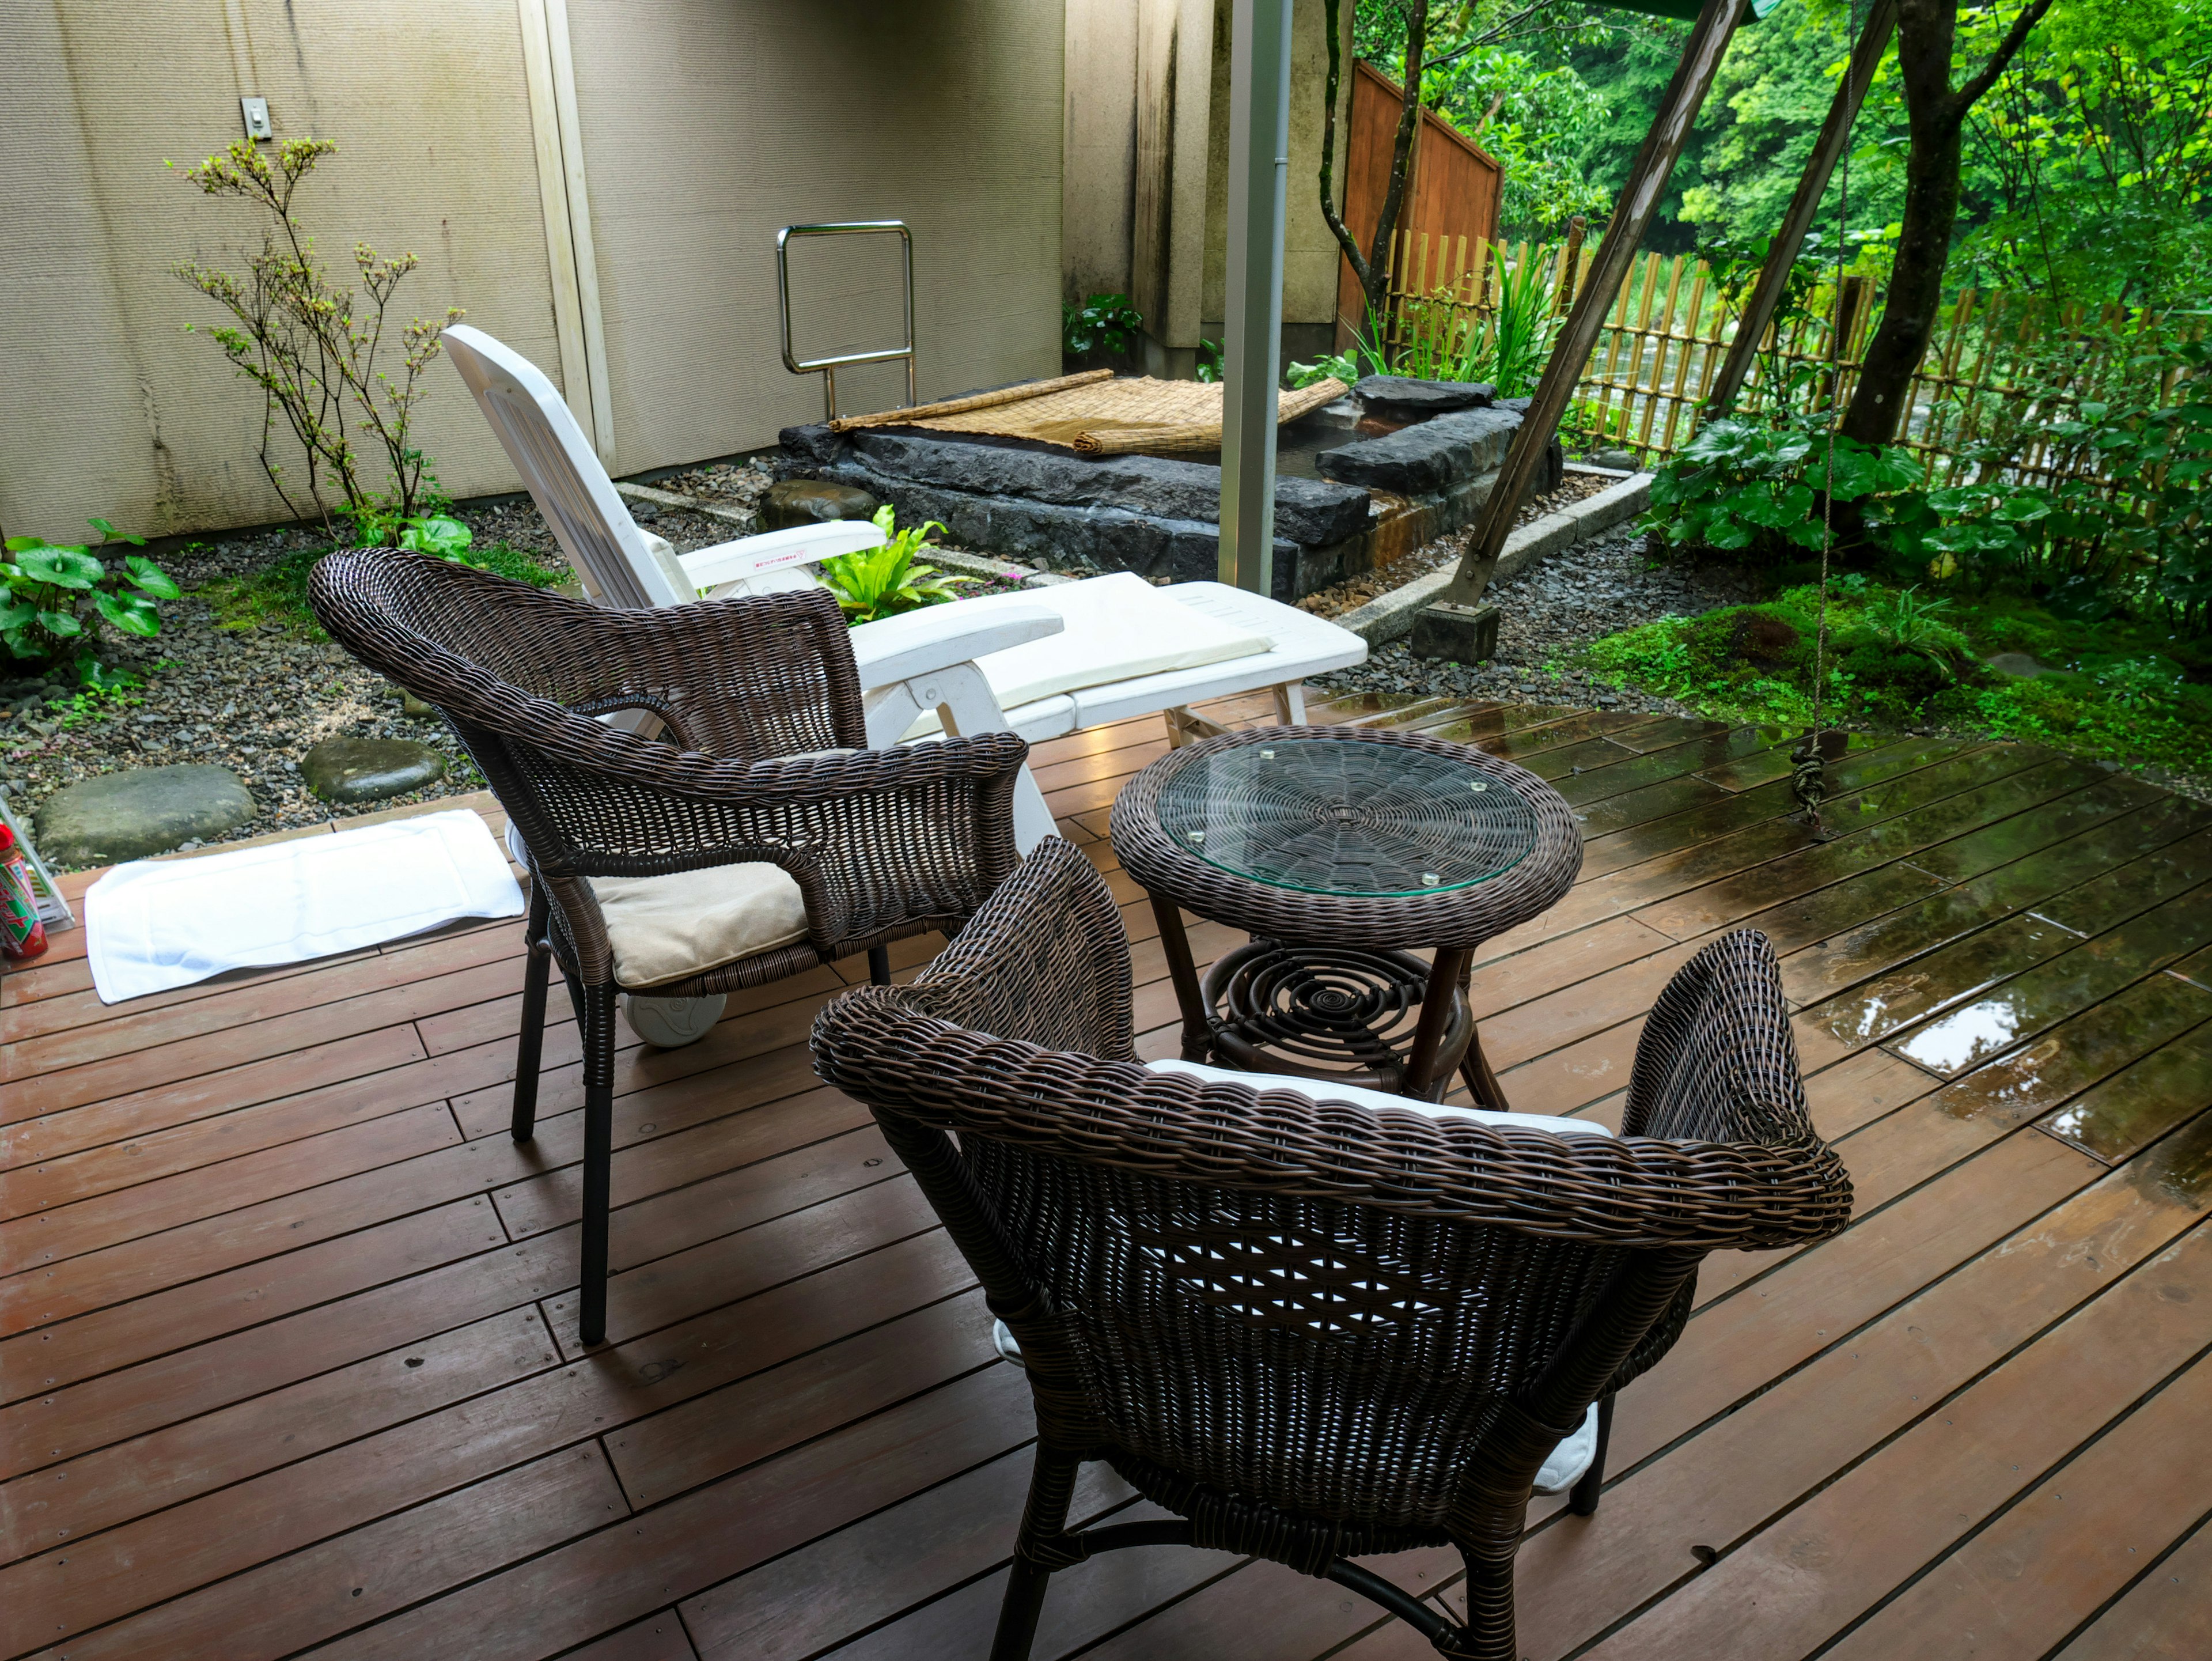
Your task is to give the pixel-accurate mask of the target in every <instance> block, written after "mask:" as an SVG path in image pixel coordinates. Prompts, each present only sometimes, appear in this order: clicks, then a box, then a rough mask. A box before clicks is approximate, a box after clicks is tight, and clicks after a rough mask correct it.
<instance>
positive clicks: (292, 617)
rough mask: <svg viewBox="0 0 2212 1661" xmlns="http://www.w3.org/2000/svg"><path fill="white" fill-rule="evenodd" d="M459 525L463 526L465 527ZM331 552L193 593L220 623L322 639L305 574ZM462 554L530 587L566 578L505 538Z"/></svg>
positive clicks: (298, 555) (298, 557) (285, 558)
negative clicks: (267, 626) (274, 628)
mask: <svg viewBox="0 0 2212 1661" xmlns="http://www.w3.org/2000/svg"><path fill="white" fill-rule="evenodd" d="M456 522H457V521H456ZM461 528H462V529H463V530H464V531H465V530H467V528H468V527H467V526H462V527H461ZM471 542H473V538H471ZM424 551H425V552H435V550H430V549H426V550H424ZM328 552H330V550H328V549H325V548H302V549H300V550H297V551H295V552H292V553H289V554H281V555H279V556H278V557H276V558H275V559H273V560H271V561H270V562H269V563H268V564H266V565H264V566H263V567H262V568H261V569H259V570H258V571H253V572H251V573H248V574H247V575H244V576H234V577H217V578H216V579H215V580H214V581H210V582H205V583H203V584H201V585H200V587H197V588H196V589H195V590H193V593H195V594H197V596H198V597H199V598H200V599H204V600H205V601H207V602H208V604H209V605H210V606H211V607H213V609H214V611H215V615H216V624H217V625H218V626H219V627H222V628H224V629H254V628H258V627H260V626H261V625H263V624H276V626H277V627H279V628H282V629H284V630H289V632H291V633H293V634H296V635H301V636H305V637H307V639H309V640H321V639H323V638H325V636H324V634H323V630H322V626H321V625H320V624H318V623H317V622H316V621H315V614H314V612H313V611H311V610H310V609H309V608H308V605H307V578H308V577H309V575H311V574H313V571H314V569H315V567H316V565H317V564H318V563H319V562H320V561H321V559H322V557H323V556H324V555H325V554H326V553H328ZM466 556H467V557H465V558H459V559H456V562H455V563H460V564H467V565H473V566H475V567H476V568H477V569H478V570H481V571H489V572H490V573H491V574H492V575H494V576H501V577H506V578H507V580H508V581H513V582H526V583H528V584H530V586H531V587H533V588H550V587H552V586H553V585H554V584H556V583H559V582H566V581H568V574H567V573H566V572H564V571H558V570H552V569H548V568H546V567H545V566H543V565H541V564H539V563H538V562H537V561H536V560H534V559H532V557H530V556H529V555H528V554H526V553H524V552H523V551H521V550H520V549H519V548H511V547H509V546H508V545H507V544H505V543H503V542H495V543H493V544H491V545H489V547H477V546H473V545H471V546H469V547H468V548H467V549H466ZM445 557H452V556H445Z"/></svg>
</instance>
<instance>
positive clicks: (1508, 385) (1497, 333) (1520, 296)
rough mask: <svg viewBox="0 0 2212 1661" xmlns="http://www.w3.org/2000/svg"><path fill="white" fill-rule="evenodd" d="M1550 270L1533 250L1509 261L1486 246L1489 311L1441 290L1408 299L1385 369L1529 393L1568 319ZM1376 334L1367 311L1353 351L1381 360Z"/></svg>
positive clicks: (1507, 394) (1504, 392) (1513, 394)
mask: <svg viewBox="0 0 2212 1661" xmlns="http://www.w3.org/2000/svg"><path fill="white" fill-rule="evenodd" d="M1490 272H1491V277H1490V289H1491V297H1492V302H1493V304H1492V309H1491V310H1489V311H1487V312H1474V311H1470V310H1468V308H1467V307H1464V306H1462V305H1460V304H1458V303H1456V302H1455V299H1454V297H1453V295H1452V293H1451V291H1450V290H1449V289H1438V290H1437V292H1436V293H1435V294H1434V295H1431V296H1429V297H1428V298H1426V299H1412V300H1408V301H1406V302H1405V312H1404V317H1403V319H1402V321H1401V327H1400V331H1399V340H1398V346H1397V351H1396V355H1395V358H1394V359H1393V361H1392V364H1391V368H1389V371H1388V373H1389V374H1401V375H1410V376H1412V377H1413V378H1414V379H1416V380H1474V381H1483V382H1486V383H1488V384H1489V385H1491V386H1495V387H1496V388H1497V389H1498V395H1499V396H1500V397H1501V398H1525V397H1527V396H1528V394H1529V393H1530V392H1534V391H1535V389H1536V380H1537V377H1538V376H1540V375H1541V374H1543V372H1544V363H1545V361H1546V359H1547V358H1548V357H1549V356H1551V352H1552V343H1553V341H1554V340H1556V339H1557V338H1559V331H1560V329H1561V328H1562V327H1563V326H1565V322H1566V319H1565V316H1563V315H1562V314H1561V313H1560V312H1559V291H1558V285H1557V283H1555V282H1554V280H1553V264H1552V261H1551V260H1549V259H1538V258H1536V256H1535V255H1534V253H1533V252H1532V253H1528V254H1526V255H1524V256H1523V257H1522V258H1521V259H1513V258H1511V257H1510V252H1509V251H1508V250H1506V249H1505V248H1504V247H1502V246H1497V247H1492V249H1491V251H1490ZM1381 337H1382V330H1381V328H1380V327H1379V326H1378V320H1377V319H1376V318H1374V317H1372V316H1370V317H1369V318H1368V319H1367V326H1366V328H1365V329H1364V330H1363V331H1362V332H1361V337H1360V344H1358V346H1357V347H1356V348H1355V350H1357V351H1358V352H1359V353H1360V354H1361V355H1362V356H1366V357H1369V358H1370V359H1374V360H1376V361H1377V362H1380V360H1381V358H1382V356H1383V354H1382V353H1381V352H1380V350H1377V349H1376V347H1375V346H1374V345H1373V344H1372V343H1373V342H1375V341H1376V340H1377V339H1379V338H1381Z"/></svg>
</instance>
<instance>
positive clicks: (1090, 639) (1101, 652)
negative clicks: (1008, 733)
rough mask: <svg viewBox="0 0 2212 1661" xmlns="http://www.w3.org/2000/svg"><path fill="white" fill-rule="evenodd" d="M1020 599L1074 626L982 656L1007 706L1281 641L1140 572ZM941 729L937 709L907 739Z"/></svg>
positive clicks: (1250, 652) (1254, 651)
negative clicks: (1212, 613)
mask: <svg viewBox="0 0 2212 1661" xmlns="http://www.w3.org/2000/svg"><path fill="white" fill-rule="evenodd" d="M993 598H994V599H995V598H998V597H997V596H994V597H993ZM1010 598H1013V597H1010ZM1018 602H1019V603H1020V604H1021V605H1042V606H1044V607H1045V608H1046V609H1048V610H1049V611H1057V612H1059V613H1060V616H1061V617H1062V618H1066V622H1067V627H1066V630H1064V631H1063V632H1062V633H1060V634H1057V635H1048V636H1045V637H1044V638H1043V639H1042V640H1033V641H1030V642H1028V643H1027V644H1026V645H1022V646H1010V647H1008V648H1006V650H1005V651H1003V652H990V653H987V654H984V655H983V656H982V657H980V658H978V659H976V660H975V666H976V667H978V668H979V669H981V671H982V672H983V678H984V679H986V680H987V681H988V682H990V684H991V691H992V692H993V693H994V694H995V695H996V697H998V700H999V707H1000V709H1018V708H1020V707H1021V706H1022V705H1023V704H1025V703H1036V702H1037V701H1038V700H1039V699H1042V698H1048V697H1054V695H1056V694H1058V693H1061V692H1073V691H1078V690H1079V689H1081V688H1083V687H1086V686H1104V685H1108V684H1111V683H1114V682H1116V681H1124V680H1130V679H1134V678H1138V677H1140V676H1145V675H1157V674H1160V673H1163V672H1165V671H1168V670H1170V669H1197V668H1201V667H1203V666H1206V665H1207V664H1212V663H1223V662H1226V661H1228V660H1231V659H1232V658H1249V657H1257V656H1260V655H1261V654H1265V653H1267V652H1268V651H1270V650H1272V649H1273V646H1274V642H1273V640H1272V639H1271V638H1270V637H1269V636H1267V635H1266V634H1265V633H1263V632H1261V630H1257V629H1255V628H1253V627H1251V626H1249V624H1237V623H1231V622H1225V621H1224V620H1222V619H1221V618H1215V617H1209V616H1207V615H1206V613H1205V612H1203V611H1199V610H1197V609H1196V608H1194V607H1193V606H1189V605H1184V604H1182V601H1180V600H1178V599H1176V597H1175V590H1174V589H1173V588H1172V587H1170V588H1155V587H1152V584H1151V583H1149V582H1147V581H1145V580H1144V578H1142V577H1140V576H1139V575H1137V574H1136V573H1135V572H1133V571H1117V572H1115V574H1114V575H1111V576H1103V577H1091V578H1087V579H1086V580H1085V581H1081V582H1058V583H1054V584H1052V585H1051V586H1050V587H1043V588H1024V589H1023V590H1022V591H1021V593H1020V594H1019V596H1018ZM978 603H980V604H989V603H990V602H989V601H987V600H986V601H981V602H978ZM1301 615H1303V614H1301ZM937 730H938V720H937V713H936V711H934V710H931V711H928V712H927V713H926V714H924V715H922V717H921V719H920V720H919V721H915V724H914V725H913V726H912V727H908V729H907V731H906V733H905V736H906V737H908V738H909V739H912V738H920V737H922V736H924V735H926V734H927V733H934V732H936V731H937Z"/></svg>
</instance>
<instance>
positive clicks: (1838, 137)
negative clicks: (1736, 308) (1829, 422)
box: [1712, 0, 1898, 411]
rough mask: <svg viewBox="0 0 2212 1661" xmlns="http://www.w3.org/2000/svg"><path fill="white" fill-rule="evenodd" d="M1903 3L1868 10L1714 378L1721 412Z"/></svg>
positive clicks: (1738, 386)
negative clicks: (1840, 79) (1727, 349)
mask: <svg viewBox="0 0 2212 1661" xmlns="http://www.w3.org/2000/svg"><path fill="white" fill-rule="evenodd" d="M1897 6H1898V0H1875V5H1874V9H1873V10H1872V11H1871V12H1869V13H1868V14H1867V21H1866V28H1865V30H1864V31H1863V33H1861V34H1860V35H1859V38H1858V44H1857V46H1854V47H1853V48H1852V50H1851V61H1850V64H1849V66H1848V67H1846V68H1845V70H1844V78H1843V82H1842V83H1841V84H1840V85H1838V87H1837V88H1836V96H1835V100H1834V101H1833V102H1832V103H1831V104H1830V105H1829V106H1828V119H1826V121H1823V122H1822V123H1821V124H1820V137H1818V138H1817V139H1815V140H1814V143H1813V154H1812V155H1810V156H1808V158H1807V159H1806V161H1805V173H1804V176H1803V177H1802V178H1801V179H1798V181H1797V193H1796V195H1795V196H1793V197H1791V198H1790V210H1789V211H1788V212H1787V213H1785V214H1784V215H1783V216H1782V228H1781V229H1780V230H1778V231H1777V232H1775V234H1774V240H1773V241H1772V242H1771V244H1769V245H1768V246H1767V250H1766V263H1765V265H1762V266H1760V267H1759V281H1758V283H1755V284H1754V285H1753V288H1752V290H1751V301H1750V303H1749V304H1748V305H1747V306H1746V307H1744V310H1743V316H1742V318H1741V319H1739V320H1738V322H1737V324H1736V326H1735V341H1734V342H1733V343H1732V344H1730V345H1729V355H1728V361H1727V362H1724V363H1723V364H1722V365H1721V372H1720V374H1719V376H1718V377H1717V379H1716V380H1714V382H1713V391H1712V405H1713V408H1714V410H1715V411H1721V410H1725V409H1727V408H1728V407H1729V405H1732V404H1734V403H1735V399H1736V394H1737V393H1738V392H1741V391H1742V390H1743V381H1744V377H1745V376H1746V375H1747V374H1750V373H1751V364H1752V360H1753V358H1755V357H1756V356H1758V355H1759V340H1760V339H1761V338H1763V337H1764V336H1765V333H1766V326H1767V325H1768V324H1770V323H1771V322H1772V321H1773V320H1774V308H1775V307H1777V306H1779V305H1780V304H1781V303H1782V295H1783V290H1784V289H1785V288H1786V287H1787V286H1788V285H1789V282H1790V267H1791V266H1792V265H1796V263H1797V251H1798V250H1799V249H1800V248H1802V247H1803V246H1805V233H1806V232H1808V231H1809V230H1811V229H1812V228H1813V216H1814V214H1816V213H1818V212H1820V198H1821V197H1822V196H1824V195H1825V194H1826V192H1827V189H1828V179H1829V175H1831V174H1832V173H1834V172H1835V170H1836V163H1837V162H1838V161H1841V160H1842V159H1843V155H1844V147H1845V146H1847V145H1848V144H1849V143H1850V142H1851V124H1852V123H1853V122H1854V121H1856V120H1857V119H1858V113H1859V106H1860V105H1861V104H1862V103H1863V102H1864V101H1865V100H1866V94H1867V88H1868V87H1869V85H1870V84H1871V83H1872V82H1873V81H1874V72H1875V69H1876V67H1878V66H1879V65H1880V64H1881V55H1882V53H1883V52H1887V50H1888V49H1889V37H1890V36H1891V35H1892V34H1893V33H1895V32H1896V28H1897Z"/></svg>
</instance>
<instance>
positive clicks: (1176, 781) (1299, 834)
mask: <svg viewBox="0 0 2212 1661" xmlns="http://www.w3.org/2000/svg"><path fill="white" fill-rule="evenodd" d="M1159 801H1160V810H1159V811H1160V828H1161V830H1162V831H1164V832H1166V834H1167V836H1168V838H1169V840H1170V841H1171V842H1173V843H1176V845H1177V846H1178V847H1180V848H1182V849H1185V850H1187V851H1188V852H1189V853H1191V854H1194V855H1197V856H1198V857H1199V858H1200V859H1201V860H1204V861H1206V863H1207V864H1208V865H1212V866H1215V867H1218V868H1219V869H1221V870H1224V871H1227V872H1230V873H1233V874H1234V875H1237V876H1240V877H1248V878H1250V879H1252V880H1254V881H1255V882H1263V883H1267V884H1270V885H1273V886H1275V887H1278V888H1295V889H1299V890H1302V891H1304V892H1307V893H1310V894H1340V895H1346V896H1351V897H1362V896H1364V897H1376V898H1383V897H1404V896H1408V895H1413V894H1433V893H1437V892H1440V891H1445V890H1449V889H1454V888H1471V887H1473V886H1474V885H1476V884H1477V883H1483V882H1488V881H1490V880H1492V879H1493V878H1496V877H1498V876H1501V875H1503V874H1504V873H1506V872H1508V871H1510V870H1511V869H1512V868H1513V867H1515V866H1516V865H1518V864H1519V863H1520V862H1521V861H1522V860H1523V859H1525V858H1526V857H1527V856H1528V850H1529V849H1532V848H1534V846H1535V845H1536V812H1535V810H1534V808H1533V807H1531V806H1529V805H1528V802H1527V801H1526V800H1523V799H1522V796H1521V794H1520V793H1519V792H1518V791H1516V790H1515V789H1513V788H1512V787H1510V785H1508V784H1506V783H1504V782H1502V781H1501V780H1499V779H1497V778H1495V777H1492V776H1490V775H1489V774H1487V773H1486V772H1484V771H1483V770H1481V769H1480V768H1479V767H1475V766H1472V765H1470V764H1468V763H1466V762H1462V761H1457V760H1455V759H1453V758H1451V757H1447V756H1438V755H1432V754H1431V753H1430V752H1429V751H1425V750H1415V749H1413V748H1411V747H1409V746H1407V745H1397V744H1377V743H1372V742H1369V741H1365V740H1362V739H1280V740H1278V741H1277V742H1275V743H1273V744H1245V745H1235V746H1233V747H1231V748H1229V749H1225V750H1218V751H1213V752H1212V753H1211V754H1208V755H1205V756H1200V757H1196V758H1194V760H1192V761H1191V762H1190V763H1189V764H1188V765H1186V766H1184V767H1183V768H1182V770H1179V771H1178V772H1177V773H1176V776H1174V777H1173V778H1172V779H1170V781H1169V782H1168V784H1167V788H1165V789H1164V790H1163V791H1162V792H1161V793H1160V799H1159Z"/></svg>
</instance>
